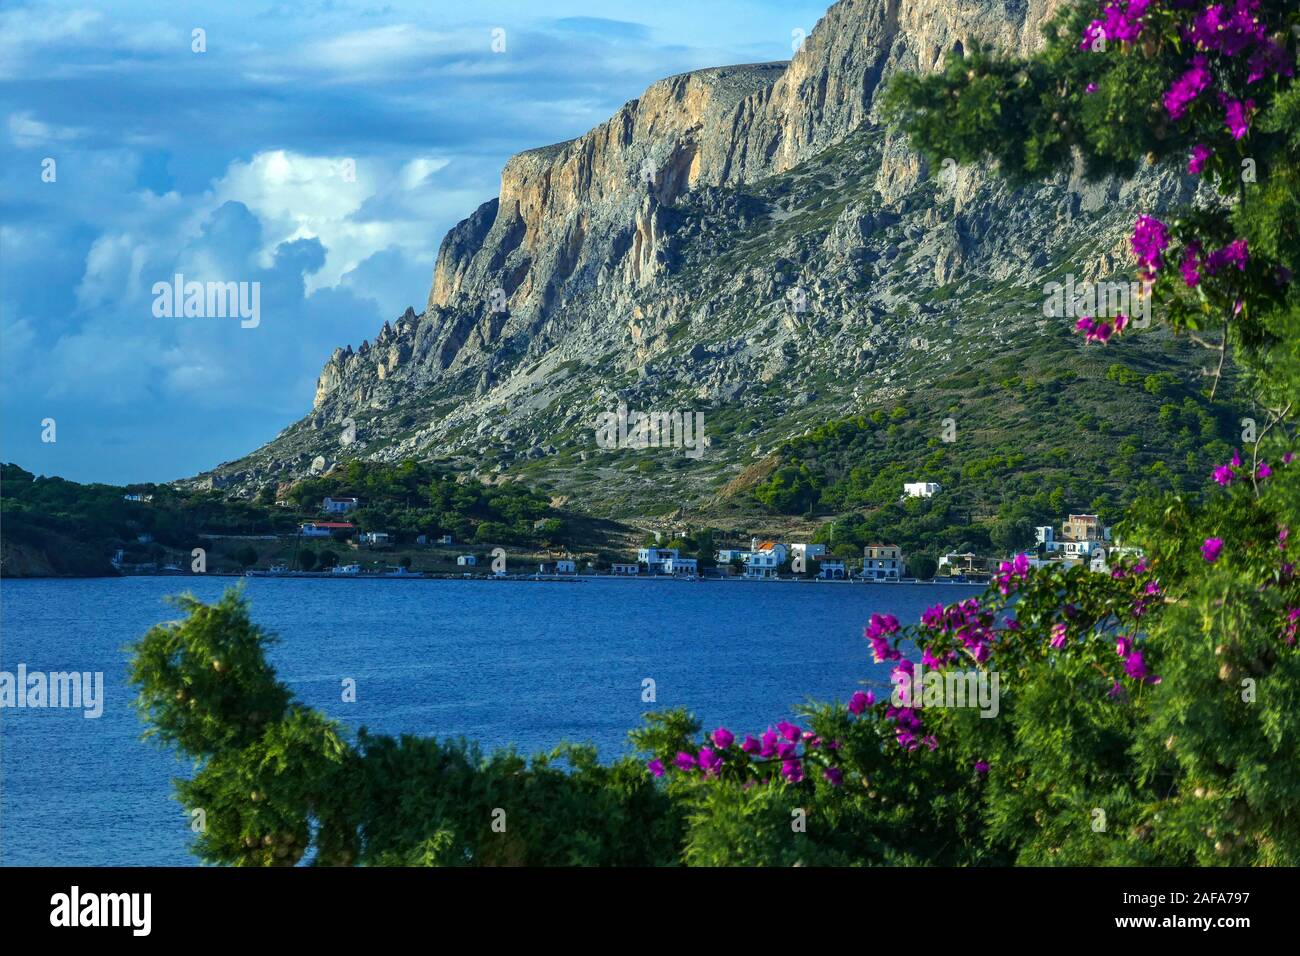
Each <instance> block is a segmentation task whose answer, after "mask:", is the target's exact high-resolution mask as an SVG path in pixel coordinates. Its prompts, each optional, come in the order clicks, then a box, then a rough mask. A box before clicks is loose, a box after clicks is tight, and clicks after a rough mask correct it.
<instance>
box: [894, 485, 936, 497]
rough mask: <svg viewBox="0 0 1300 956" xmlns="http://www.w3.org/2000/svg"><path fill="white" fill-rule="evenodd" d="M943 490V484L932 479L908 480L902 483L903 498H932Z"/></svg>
mask: <svg viewBox="0 0 1300 956" xmlns="http://www.w3.org/2000/svg"><path fill="white" fill-rule="evenodd" d="M941 491H943V486H942V485H940V484H937V483H936V482H933V481H908V482H904V483H903V497H904V498H933V497H934V496H935V495H937V494H938V493H939V492H941Z"/></svg>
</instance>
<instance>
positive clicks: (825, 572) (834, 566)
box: [817, 558, 849, 581]
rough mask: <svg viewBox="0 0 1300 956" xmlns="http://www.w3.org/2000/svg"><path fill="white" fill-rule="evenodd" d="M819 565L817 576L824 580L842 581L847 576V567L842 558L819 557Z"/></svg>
mask: <svg viewBox="0 0 1300 956" xmlns="http://www.w3.org/2000/svg"><path fill="white" fill-rule="evenodd" d="M818 560H819V561H820V567H819V568H818V571H817V577H819V578H822V579H823V580H826V581H842V580H844V578H846V577H848V576H849V572H848V569H847V568H845V566H844V560H843V559H842V558H820V559H818Z"/></svg>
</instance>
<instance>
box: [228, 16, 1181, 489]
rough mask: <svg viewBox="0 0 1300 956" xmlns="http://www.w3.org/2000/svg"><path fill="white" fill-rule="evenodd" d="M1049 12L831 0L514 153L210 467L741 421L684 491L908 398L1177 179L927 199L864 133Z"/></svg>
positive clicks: (490, 455)
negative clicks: (601, 116) (973, 332)
mask: <svg viewBox="0 0 1300 956" xmlns="http://www.w3.org/2000/svg"><path fill="white" fill-rule="evenodd" d="M1060 2H1061V0H916V2H911V3H903V2H900V0H840V2H838V3H836V4H835V5H834V6H832V7H831V8H830V10H829V11H828V12H827V14H826V15H825V17H823V19H822V20H821V21H820V22H819V23H818V24H817V26H816V28H815V29H814V30H813V31H812V33H811V34H810V36H809V37H808V38H807V40H806V41H805V43H804V45H803V46H802V48H801V49H800V50H799V51H798V52H797V53H796V54H795V56H794V57H793V59H792V60H790V61H789V62H788V63H765V64H751V65H745V66H731V67H719V68H715V69H708V70H700V71H696V72H693V73H688V74H683V75H680V76H674V77H669V78H667V79H664V80H660V81H659V82H657V83H654V84H653V85H651V87H650V88H649V89H648V90H646V91H645V92H644V93H643V94H642V95H641V96H640V97H639V98H637V99H635V100H633V101H631V102H629V103H627V104H626V105H625V106H624V107H623V108H622V109H620V110H619V111H618V112H617V113H616V114H615V115H614V116H613V117H611V118H610V119H609V120H608V121H606V122H605V123H603V124H601V125H600V126H598V127H596V128H595V129H593V130H591V131H590V132H588V133H586V134H584V135H583V136H580V137H578V138H577V139H574V140H570V141H568V142H565V143H559V144H556V145H553V146H547V147H543V148H540V149H534V150H529V151H526V152H524V153H521V154H519V155H517V156H515V157H514V158H512V159H511V160H510V161H509V162H508V163H507V164H506V167H505V170H504V171H503V173H502V177H501V189H500V196H499V197H498V198H497V199H494V200H492V201H490V202H487V203H485V204H483V205H482V206H480V207H479V208H478V209H477V210H476V211H474V213H473V214H472V215H470V216H469V217H468V218H466V219H465V220H463V221H462V222H460V223H459V224H458V225H457V226H456V227H455V228H454V229H452V230H451V232H449V233H448V235H447V236H446V238H445V239H444V240H443V242H442V245H441V248H440V250H439V254H438V259H437V264H436V266H435V269H434V274H433V281H432V287H431V289H430V292H429V296H428V301H427V303H426V306H425V309H424V312H423V313H421V314H417V313H416V312H415V311H414V310H408V311H407V312H406V314H405V315H403V316H402V317H401V318H399V319H398V320H397V321H396V322H395V323H385V325H384V326H383V328H382V329H381V330H380V332H379V334H378V335H377V336H376V337H375V339H374V340H373V341H372V342H365V343H362V344H361V346H360V347H359V348H357V349H356V350H353V349H352V348H351V347H350V346H349V347H347V348H342V349H338V350H336V351H335V352H334V354H333V355H332V356H331V357H330V359H329V361H328V362H327V363H326V364H325V367H324V369H323V370H322V373H321V375H320V379H319V381H318V384H317V391H316V398H315V406H314V409H313V412H312V414H311V415H309V416H308V417H307V418H305V419H304V420H303V421H301V422H299V423H297V424H296V425H294V426H291V427H290V428H288V429H286V430H285V432H284V433H283V434H282V435H281V436H280V437H279V438H277V439H276V441H274V442H272V443H271V444H270V445H268V446H267V447H266V448H263V449H260V450H259V451H257V452H255V453H254V454H252V455H250V456H249V457H248V458H246V459H244V460H242V461H239V462H235V463H232V464H230V465H228V466H224V467H223V469H221V470H222V471H224V472H225V473H227V474H229V475H231V476H232V477H234V478H236V479H237V480H239V481H241V482H242V483H243V484H245V485H261V484H266V483H269V482H272V481H283V480H286V479H291V478H293V477H297V476H301V475H304V474H307V473H309V472H310V471H311V470H312V469H313V468H315V469H317V470H319V469H320V468H321V467H329V466H330V464H332V463H333V462H334V461H336V460H338V459H339V458H344V457H349V456H352V455H362V456H366V457H376V458H382V459H386V460H393V459H397V458H401V457H407V456H419V457H442V458H448V459H453V460H457V461H460V462H463V463H464V464H465V465H466V466H471V467H473V468H475V469H476V470H478V471H480V472H483V471H495V472H501V471H504V472H510V471H512V470H514V469H516V468H518V467H521V466H523V465H525V464H528V463H531V462H539V461H540V462H541V463H542V464H546V463H548V462H550V463H552V464H553V465H554V469H553V470H554V472H555V473H556V474H557V475H561V476H563V475H568V476H569V477H570V478H571V477H573V475H574V473H575V472H576V471H584V472H585V474H586V476H587V478H591V476H592V475H594V474H604V475H605V477H606V478H610V477H612V476H613V474H614V473H613V472H593V471H592V469H591V467H590V466H588V465H586V464H585V462H586V459H587V458H588V456H589V453H590V452H591V450H592V449H591V447H590V446H591V441H590V439H591V431H590V422H591V420H592V419H593V418H594V416H595V414H596V413H597V412H598V410H599V408H601V407H604V406H607V405H608V404H609V403H610V402H613V401H616V400H622V401H630V402H640V403H642V404H644V405H647V406H648V407H656V408H670V407H674V406H673V404H672V403H677V405H676V407H683V406H684V404H685V403H693V404H694V405H696V406H701V407H707V408H708V409H709V410H710V414H712V415H714V416H715V418H728V417H736V416H737V415H739V416H740V418H742V419H745V420H749V419H754V421H753V422H752V424H749V425H747V426H746V427H745V428H744V429H743V430H740V431H736V430H733V431H732V434H731V436H730V442H731V447H729V449H728V451H727V453H726V454H725V455H722V456H718V455H715V456H713V459H712V461H711V462H710V461H709V460H708V459H706V461H705V462H703V463H700V464H699V465H698V466H697V467H692V468H691V469H688V470H685V471H683V472H682V473H681V475H679V476H674V477H680V478H682V480H683V481H685V482H686V483H687V484H688V485H689V484H691V483H692V482H693V483H694V484H693V486H692V488H693V491H701V492H702V491H703V490H705V489H708V488H715V487H717V486H719V485H720V484H722V483H724V481H725V480H726V479H727V478H729V477H730V476H732V475H734V473H735V472H736V471H738V470H739V469H740V468H742V467H743V466H744V465H745V464H746V463H747V461H748V459H749V458H750V456H751V455H758V454H761V453H762V451H763V449H764V448H765V447H770V446H771V444H772V443H773V442H775V441H778V440H779V439H780V438H781V437H782V436H783V435H786V434H790V433H795V432H797V431H799V430H800V429H802V428H804V427H807V426H808V425H809V424H813V423H817V422H820V421H824V420H826V419H828V418H832V417H836V416H838V415H843V414H847V413H850V412H853V411H855V410H857V409H860V408H862V407H864V406H865V405H866V404H868V403H871V402H875V401H880V400H882V399H883V398H885V397H888V396H889V395H890V394H892V393H896V392H898V391H899V390H900V389H904V388H907V387H919V386H922V385H923V384H924V381H925V378H926V375H927V374H930V373H929V372H927V371H926V370H927V369H929V370H930V372H933V370H934V369H935V368H937V367H939V366H941V365H942V364H943V363H944V362H946V361H948V360H949V359H950V358H951V356H952V354H954V352H960V351H961V350H962V349H963V345H962V341H963V339H964V338H965V337H966V336H967V335H968V334H969V332H970V330H969V327H968V326H969V322H966V323H965V324H964V320H968V319H969V318H970V317H971V315H972V313H978V314H979V315H980V317H981V324H982V325H983V324H985V322H986V320H988V319H989V318H990V317H993V316H997V315H998V313H999V312H1002V313H1006V315H1005V316H1004V317H1002V318H1000V319H999V320H998V321H996V322H991V323H988V324H992V325H993V326H994V327H995V328H996V329H997V331H995V333H994V334H993V338H994V340H995V341H996V339H997V337H998V336H1000V335H1002V334H1005V333H1006V331H1007V330H1008V329H1010V328H1012V327H1013V326H1014V325H1015V323H1021V324H1023V325H1028V324H1030V323H1032V322H1034V321H1041V318H1042V316H1041V312H1040V313H1039V315H1038V317H1037V320H1035V318H1034V317H1033V316H1032V315H1031V314H1029V313H1028V312H1027V310H1026V307H1025V303H1026V302H1032V298H1033V290H1034V289H1035V288H1038V289H1041V287H1042V284H1043V281H1044V277H1045V276H1046V275H1048V274H1049V273H1050V272H1051V271H1052V270H1054V269H1060V268H1064V267H1066V266H1070V267H1076V266H1077V268H1078V271H1080V272H1081V273H1082V274H1083V275H1086V276H1092V277H1095V276H1098V275H1101V274H1103V273H1107V272H1110V271H1114V270H1116V269H1121V268H1123V266H1124V262H1123V259H1122V256H1121V255H1120V249H1119V234H1120V231H1121V229H1122V228H1123V227H1124V226H1125V225H1126V222H1125V221H1124V218H1123V217H1122V216H1121V214H1120V213H1119V209H1120V208H1121V207H1123V208H1132V203H1133V202H1134V201H1137V200H1140V201H1142V202H1144V203H1147V204H1149V205H1152V206H1159V205H1161V204H1162V203H1164V202H1167V201H1169V200H1170V199H1171V198H1176V197H1177V196H1180V195H1182V194H1183V193H1184V192H1185V189H1186V186H1185V184H1184V183H1183V182H1182V181H1181V180H1180V179H1179V178H1178V177H1176V176H1173V175H1171V174H1168V173H1165V174H1156V173H1151V174H1149V175H1144V176H1143V177H1140V178H1139V179H1138V180H1136V181H1133V182H1128V183H1123V182H1109V183H1102V184H1085V183H1083V182H1081V181H1080V180H1078V179H1077V178H1075V177H1061V178H1060V179H1059V180H1057V181H1055V182H1053V183H1049V184H1047V185H1044V186H1042V187H1039V188H1036V189H1034V190H1032V191H1030V192H1025V193H1017V192H1014V191H1012V190H1010V189H1008V188H1007V187H1006V186H1005V185H1004V184H1003V183H1001V182H1000V181H998V180H996V179H994V178H992V177H990V176H988V175H987V174H986V171H984V170H981V169H978V168H965V169H961V170H959V171H957V173H956V175H955V177H954V178H953V179H952V180H951V181H950V182H947V183H940V182H937V181H936V179H935V178H934V177H933V176H931V175H930V171H928V170H926V169H925V168H924V164H923V162H922V161H921V160H920V158H919V157H917V156H916V155H915V154H913V153H911V152H910V151H909V150H908V149H907V147H906V145H905V144H904V143H902V142H901V141H899V140H897V139H896V138H894V137H892V136H891V135H890V134H889V133H888V132H887V131H886V130H884V129H883V128H881V127H879V126H878V125H877V121H878V118H879V116H878V104H879V97H880V95H881V93H882V92H883V90H884V88H885V85H886V83H887V81H888V79H889V78H890V77H891V76H892V75H894V74H895V73H896V72H898V71H900V70H908V71H932V70H935V69H938V68H940V67H941V66H942V65H943V63H944V62H945V59H946V58H947V57H949V56H952V55H954V54H960V53H961V52H962V51H964V50H965V49H967V48H969V47H970V46H971V45H972V44H973V43H975V42H977V41H978V42H980V43H983V44H986V45H994V46H998V47H1000V48H1002V49H1006V50H1009V51H1012V52H1015V53H1020V54H1027V53H1030V52H1032V51H1033V50H1034V49H1035V48H1036V46H1037V44H1038V43H1040V42H1041V34H1040V30H1041V28H1042V26H1043V25H1044V23H1045V22H1046V21H1047V20H1048V19H1049V18H1050V17H1051V16H1052V14H1053V13H1054V12H1055V11H1056V9H1057V8H1058V7H1059V6H1060ZM1120 199H1123V200H1124V202H1123V203H1119V202H1117V200H1120ZM1081 237H1083V238H1086V239H1087V240H1088V242H1087V243H1081ZM1083 245H1087V246H1088V249H1087V250H1083V249H1082V248H1081V247H1082V246H1083ZM1017 296H1019V299H1017ZM1030 308H1032V305H1031V306H1030ZM348 419H351V421H352V422H353V425H354V431H355V436H356V438H355V441H353V440H351V439H349V441H348V443H346V444H341V443H340V440H339V435H340V434H341V433H342V431H343V429H344V423H345V421H346V420H348ZM719 459H721V460H719ZM559 483H560V484H562V485H565V486H566V487H568V485H569V482H568V480H567V479H565V478H563V477H562V478H561V479H560V482H559ZM693 491H691V490H688V491H684V492H683V494H687V495H689V494H691V493H693Z"/></svg>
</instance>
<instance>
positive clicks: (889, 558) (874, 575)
mask: <svg viewBox="0 0 1300 956" xmlns="http://www.w3.org/2000/svg"><path fill="white" fill-rule="evenodd" d="M906 573H907V564H906V563H905V562H904V560H903V549H902V548H900V547H899V546H898V545H896V544H869V545H867V546H866V547H864V548H863V549H862V577H863V578H864V579H865V580H867V581H897V580H898V579H899V578H901V577H903V575H904V574H906Z"/></svg>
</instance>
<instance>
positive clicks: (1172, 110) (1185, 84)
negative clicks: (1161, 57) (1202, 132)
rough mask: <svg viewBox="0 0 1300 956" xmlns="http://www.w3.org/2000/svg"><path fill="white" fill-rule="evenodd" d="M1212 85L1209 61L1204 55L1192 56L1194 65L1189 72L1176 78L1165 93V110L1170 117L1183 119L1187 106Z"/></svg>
mask: <svg viewBox="0 0 1300 956" xmlns="http://www.w3.org/2000/svg"><path fill="white" fill-rule="evenodd" d="M1209 85H1210V68H1209V62H1208V61H1207V60H1206V59H1205V57H1204V56H1201V55H1197V56H1195V57H1193V58H1192V65H1191V66H1190V67H1189V68H1188V70H1187V72H1186V73H1184V74H1183V75H1182V76H1180V77H1179V78H1178V79H1176V80H1174V84H1173V86H1171V87H1169V89H1168V91H1166V93H1165V95H1164V104H1165V112H1166V113H1168V114H1169V118H1170V119H1175V120H1176V119H1182V117H1183V114H1184V113H1186V112H1187V107H1188V106H1190V105H1191V103H1192V101H1193V100H1195V99H1196V98H1197V97H1198V96H1200V95H1201V92H1202V91H1203V90H1204V89H1205V88H1206V87H1207V86H1209Z"/></svg>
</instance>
